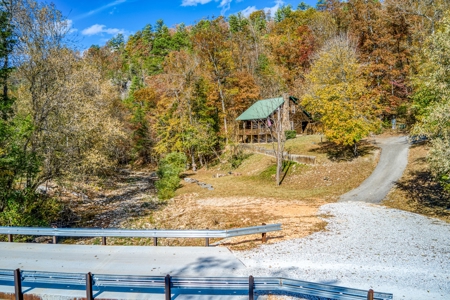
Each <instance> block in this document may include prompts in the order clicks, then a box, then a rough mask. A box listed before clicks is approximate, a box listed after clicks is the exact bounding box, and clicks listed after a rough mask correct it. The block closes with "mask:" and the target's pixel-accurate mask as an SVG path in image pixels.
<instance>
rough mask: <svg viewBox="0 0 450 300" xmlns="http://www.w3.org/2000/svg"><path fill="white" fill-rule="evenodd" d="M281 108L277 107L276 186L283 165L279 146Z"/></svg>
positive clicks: (278, 183) (278, 182)
mask: <svg viewBox="0 0 450 300" xmlns="http://www.w3.org/2000/svg"><path fill="white" fill-rule="evenodd" d="M280 115H281V109H280V108H278V112H277V119H278V120H277V186H278V185H280V177H281V176H280V175H281V169H282V167H283V159H282V155H283V153H282V149H281V148H282V147H281V143H282V141H281V129H282V126H281V117H280Z"/></svg>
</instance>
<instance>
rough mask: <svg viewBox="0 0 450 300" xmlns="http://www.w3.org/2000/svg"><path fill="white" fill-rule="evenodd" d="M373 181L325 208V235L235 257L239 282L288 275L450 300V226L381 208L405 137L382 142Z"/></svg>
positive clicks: (414, 299) (415, 298) (401, 159)
mask: <svg viewBox="0 0 450 300" xmlns="http://www.w3.org/2000/svg"><path fill="white" fill-rule="evenodd" d="M377 142H379V145H380V146H381V148H382V154H381V156H380V161H379V164H378V166H377V168H376V169H375V171H374V172H373V174H372V175H371V176H370V177H369V178H368V179H367V180H366V181H364V182H363V183H362V184H361V186H360V187H358V188H357V189H355V190H353V191H351V192H349V193H347V194H345V195H343V196H342V197H341V198H340V202H338V203H332V204H327V205H324V206H322V207H321V208H320V210H319V213H318V214H319V215H327V216H331V217H328V218H326V220H327V221H328V222H329V223H328V225H327V227H326V230H325V231H322V232H318V233H315V234H313V235H311V236H308V237H306V238H302V239H295V240H290V241H284V242H280V243H277V244H271V245H263V246H260V247H259V248H257V249H255V250H251V251H245V252H234V253H235V255H236V256H237V257H238V258H239V259H240V260H241V261H242V262H243V263H244V264H245V265H246V267H247V269H246V270H245V271H240V272H241V273H242V274H241V275H245V276H248V275H253V276H283V277H288V278H293V279H300V280H306V281H312V282H320V283H327V284H332V285H338V286H346V287H352V288H359V289H367V290H368V289H371V288H372V289H374V290H375V291H379V292H389V293H393V294H394V299H396V300H398V299H405V300H428V299H430V300H431V299H437V300H446V299H450V224H448V223H445V222H442V221H439V220H436V219H432V218H428V217H424V216H421V215H418V214H413V213H409V212H405V211H401V210H397V209H390V208H386V207H382V206H379V205H376V204H372V203H379V202H380V201H381V200H382V199H383V198H384V197H385V196H386V195H387V193H388V192H389V190H390V189H391V187H392V186H393V184H394V182H395V181H396V180H398V178H400V177H401V175H402V173H403V171H404V169H405V167H406V164H407V154H408V144H407V140H406V138H405V137H401V138H399V137H394V138H389V139H384V140H378V141H377Z"/></svg>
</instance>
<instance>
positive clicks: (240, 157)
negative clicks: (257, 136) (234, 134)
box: [230, 151, 252, 169]
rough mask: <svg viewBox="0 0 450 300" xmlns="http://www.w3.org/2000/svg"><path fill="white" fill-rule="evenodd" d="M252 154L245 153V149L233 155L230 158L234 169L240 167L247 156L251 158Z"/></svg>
mask: <svg viewBox="0 0 450 300" xmlns="http://www.w3.org/2000/svg"><path fill="white" fill-rule="evenodd" d="M251 155H252V154H251V153H244V152H243V151H238V152H237V153H235V154H233V155H232V156H231V159H230V163H231V167H232V168H233V169H237V168H239V166H240V165H241V164H242V162H243V161H244V160H246V159H247V158H249V157H250V156H251Z"/></svg>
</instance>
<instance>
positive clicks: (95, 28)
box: [81, 24, 127, 36]
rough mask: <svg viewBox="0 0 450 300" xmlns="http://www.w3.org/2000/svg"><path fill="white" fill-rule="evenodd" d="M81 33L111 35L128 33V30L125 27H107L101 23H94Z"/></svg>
mask: <svg viewBox="0 0 450 300" xmlns="http://www.w3.org/2000/svg"><path fill="white" fill-rule="evenodd" d="M81 33H82V34H83V35H89V36H90V35H97V34H104V33H106V34H110V35H116V34H119V33H121V34H123V35H127V31H126V30H124V29H118V28H106V26H105V25H100V24H94V25H92V26H91V27H88V28H86V29H83V31H81Z"/></svg>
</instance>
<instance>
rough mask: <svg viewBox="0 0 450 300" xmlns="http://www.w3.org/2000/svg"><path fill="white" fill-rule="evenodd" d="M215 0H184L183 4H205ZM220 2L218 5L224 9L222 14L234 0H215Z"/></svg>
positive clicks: (239, 0)
mask: <svg viewBox="0 0 450 300" xmlns="http://www.w3.org/2000/svg"><path fill="white" fill-rule="evenodd" d="M211 1H213V0H182V1H181V6H197V5H198V4H200V5H203V4H208V3H210V2H211ZM219 1H220V4H219V6H218V7H220V8H222V10H221V11H220V14H222V15H224V14H225V13H226V12H227V11H228V10H229V9H230V6H231V2H233V0H214V2H219ZM241 1H242V0H237V2H241Z"/></svg>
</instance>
